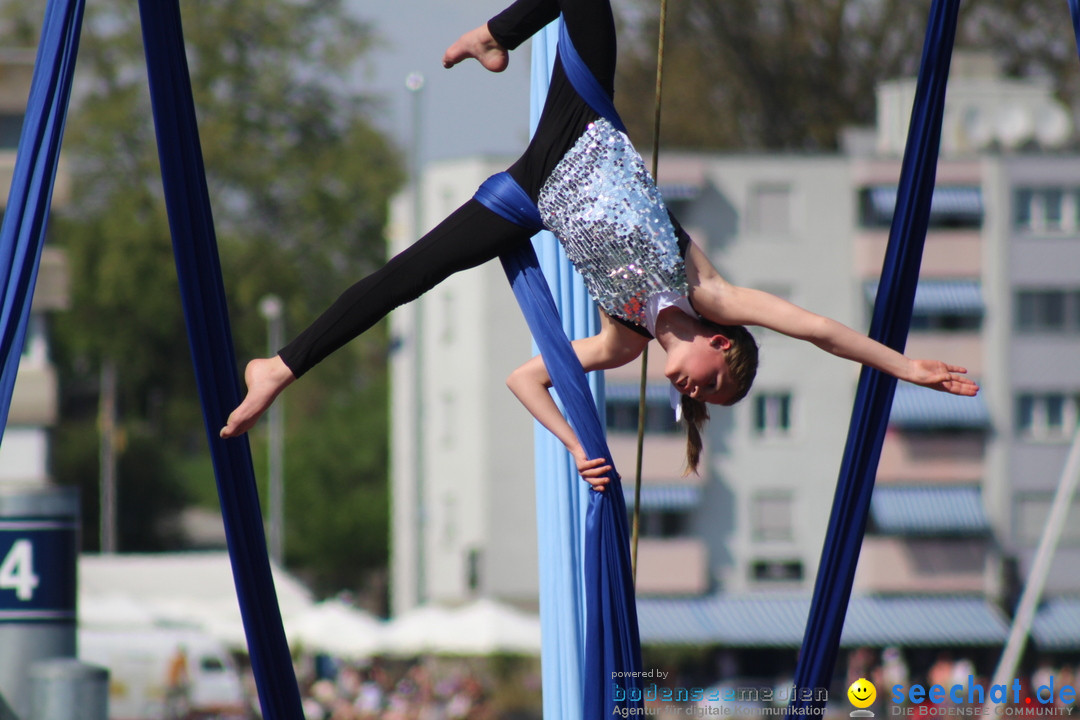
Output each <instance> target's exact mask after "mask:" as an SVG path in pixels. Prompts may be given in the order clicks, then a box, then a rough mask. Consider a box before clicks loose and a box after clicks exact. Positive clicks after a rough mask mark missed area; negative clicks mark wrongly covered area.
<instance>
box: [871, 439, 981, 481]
mask: <svg viewBox="0 0 1080 720" xmlns="http://www.w3.org/2000/svg"><path fill="white" fill-rule="evenodd" d="M985 453H986V440H985V437H984V435H983V434H981V433H958V434H933V433H907V432H898V431H896V430H895V429H893V430H890V431H889V432H888V434H886V436H885V443H884V445H883V446H882V448H881V459H880V461H879V462H878V472H877V479H878V482H881V483H888V482H896V481H899V482H911V481H919V482H927V483H929V482H941V483H978V482H979V481H980V480H981V479H982V477H983V475H984V474H985Z"/></svg>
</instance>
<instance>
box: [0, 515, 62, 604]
mask: <svg viewBox="0 0 1080 720" xmlns="http://www.w3.org/2000/svg"><path fill="white" fill-rule="evenodd" d="M77 531H78V526H77V524H76V522H75V521H74V520H67V519H57V518H10V517H8V518H0V623H7V622H73V621H74V620H75V563H76V558H77V555H78V540H77Z"/></svg>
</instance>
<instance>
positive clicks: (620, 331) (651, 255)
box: [221, 0, 978, 490]
mask: <svg viewBox="0 0 1080 720" xmlns="http://www.w3.org/2000/svg"><path fill="white" fill-rule="evenodd" d="M560 14H561V15H562V18H563V22H564V31H565V32H564V34H563V35H562V37H561V39H560V44H559V52H558V56H557V58H556V61H555V66H554V69H553V72H552V78H551V83H550V86H549V90H548V96H547V101H546V104H545V106H544V110H543V113H542V115H541V118H540V122H539V124H538V126H537V130H536V133H535V135H534V136H533V139H532V141H531V143H530V144H529V147H528V148H527V149H526V151H525V153H524V154H523V155H522V156H521V158H520V159H519V160H518V161H517V162H515V163H514V164H513V165H512V166H511V167H510V168H509V169H508V170H507V172H506V173H504V174H502V175H504V176H505V178H503V179H504V180H507V181H510V182H511V184H516V185H517V188H518V192H520V193H521V196H522V197H525V196H527V198H526V203H532V204H534V205H535V207H533V208H532V211H535V212H537V213H538V215H537V219H538V220H542V221H543V225H544V226H546V227H547V228H548V229H551V230H552V231H553V232H554V233H555V235H556V236H557V237H558V238H559V240H560V242H561V243H562V245H563V247H564V248H565V249H566V252H567V255H568V257H570V259H571V260H572V261H573V262H574V264H575V266H576V267H577V269H578V270H579V271H580V272H581V274H582V276H583V278H584V279H585V283H586V286H587V287H588V289H589V293H590V295H591V296H592V297H593V299H594V300H595V301H596V302H597V304H598V305H599V307H600V309H601V311H602V312H601V330H600V332H599V334H597V335H595V336H593V337H590V338H585V339H582V340H577V341H575V342H574V343H573V346H574V350H575V352H576V353H577V356H578V358H579V359H580V360H581V364H582V366H583V367H584V368H585V370H586V371H590V370H602V369H607V368H613V367H618V366H620V365H624V364H626V363H628V362H631V361H632V360H634V359H635V358H637V357H638V356H639V355H640V354H641V352H642V350H643V349H644V348H645V346H646V345H647V344H648V342H649V339H650V338H652V337H655V338H656V340H657V341H658V342H659V344H660V345H661V347H663V349H664V351H665V352H666V353H667V360H666V363H665V367H664V373H665V375H666V376H667V378H668V379H669V380H670V381H671V383H672V385H673V386H674V387H675V388H676V389H677V390H678V391H679V393H681V394H682V409H683V415H684V419H685V420H686V421H687V429H688V450H687V459H688V466H689V468H690V469H691V470H694V469H696V465H697V461H698V455H699V451H700V428H701V425H702V423H703V422H704V420H705V419H706V418H707V417H708V412H707V409H706V405H705V403H716V404H723V405H730V404H732V403H734V402H737V401H738V400H740V399H741V398H743V397H744V396H745V395H746V393H747V392H748V391H749V389H750V385H751V383H752V382H753V379H754V375H755V373H756V369H757V345H756V343H755V342H754V340H753V338H752V337H751V335H750V333H749V332H747V330H746V328H745V327H744V326H746V325H760V326H762V327H767V328H771V329H773V330H776V331H778V332H781V333H784V334H786V335H790V336H792V337H795V338H799V339H801V340H807V341H810V342H812V343H814V344H815V345H817V346H818V347H820V348H822V349H824V350H826V351H828V352H830V353H833V354H835V355H838V356H840V357H844V358H848V359H851V360H854V361H856V362H860V363H863V364H866V365H869V366H871V367H874V368H877V369H879V370H881V371H883V372H887V373H889V374H891V375H894V376H895V377H897V378H900V379H902V380H907V381H909V382H913V383H917V384H920V385H924V386H927V387H932V388H935V389H937V390H942V391H946V392H951V393H955V394H958V395H974V394H975V393H976V392H977V391H978V386H977V385H976V384H975V383H974V382H973V381H972V380H971V379H969V378H967V377H966V376H965V375H964V373H966V372H967V371H966V370H965V369H964V368H960V367H956V366H953V365H946V364H945V363H943V362H939V361H933V360H912V359H909V358H907V357H905V356H904V355H902V354H900V353H898V352H896V351H894V350H891V349H889V348H887V347H885V346H884V345H881V344H879V343H877V342H875V341H873V340H871V339H869V338H868V337H866V336H864V335H862V334H860V333H857V332H855V331H854V330H852V329H850V328H848V327H845V326H844V325H841V324H840V323H838V322H836V321H834V320H830V319H828V318H825V317H822V316H819V315H815V314H813V313H811V312H808V311H806V310H803V309H802V308H799V307H797V306H795V305H792V304H791V303H789V302H786V301H785V300H782V299H780V298H778V297H775V296H773V295H769V294H768V293H764V292H761V291H758V290H752V289H748V288H740V287H735V286H733V285H730V284H729V283H727V282H726V281H725V280H724V279H723V278H722V277H720V275H719V274H718V273H717V271H716V269H715V268H714V267H713V266H712V264H711V263H710V262H709V260H708V258H707V257H706V256H705V254H704V253H703V252H702V251H701V250H700V248H698V247H697V245H695V244H694V243H693V242H692V241H691V240H690V238H689V237H688V236H687V235H686V233H685V232H684V231H683V230H682V228H681V227H680V226H679V224H678V222H677V221H675V219H674V218H673V217H671V215H670V214H669V213H668V212H667V210H666V209H665V208H664V206H663V202H662V200H661V199H660V197H659V194H658V193H657V192H656V188H655V185H654V184H653V182H652V179H651V178H650V177H649V175H648V173H647V171H646V170H645V168H644V165H643V163H642V161H641V158H640V156H639V155H638V154H637V152H636V151H634V149H633V147H632V146H631V145H630V143H629V141H628V140H627V138H626V136H625V134H624V133H623V132H621V131H620V129H619V128H618V120H617V117H614V118H613V117H611V116H610V115H605V114H602V113H601V112H598V110H597V109H594V106H595V105H601V104H602V103H601V102H597V101H596V99H595V97H593V98H591V99H592V100H593V102H592V104H590V102H589V101H588V100H587V99H586V98H585V97H583V96H584V95H585V94H587V92H586V91H587V88H584V87H583V82H586V83H587V81H588V78H586V80H585V81H583V80H582V79H581V71H583V70H584V71H587V72H585V74H586V75H591V78H592V79H593V82H595V83H597V90H596V92H595V93H594V95H595V94H596V93H599V94H601V95H604V96H606V99H607V102H608V103H610V97H611V95H612V94H613V89H614V77H615V24H614V18H613V16H612V13H611V6H610V4H609V0H517V2H515V3H513V4H512V5H511V6H510V7H509V8H507V9H506V10H504V11H503V12H501V13H499V14H498V15H497V16H495V17H494V18H492V19H491V20H490V21H489V22H488V23H487V24H485V25H482V26H481V27H478V28H476V29H475V30H473V31H471V32H469V33H466V34H465V35H463V36H462V37H461V38H460V39H459V40H458V41H457V42H456V43H454V44H453V45H452V46H451V47H450V48H449V49H448V50H447V51H446V54H445V55H444V57H443V65H444V66H445V67H447V68H450V67H453V66H454V65H456V64H457V63H459V62H461V61H463V60H465V59H468V58H474V59H476V60H478V61H479V62H480V63H481V64H482V65H483V66H484V67H485V68H487V69H489V70H492V71H494V72H499V71H501V70H503V69H505V68H506V66H507V63H508V61H509V52H508V51H509V50H512V49H514V48H516V47H517V46H518V45H520V44H521V43H522V42H524V41H525V40H526V39H527V38H529V37H530V36H531V35H533V34H534V33H535V32H537V31H538V30H539V29H540V28H542V27H544V26H545V25H547V24H548V23H550V22H551V21H553V20H555V19H556V18H557V17H558V16H559V15H560ZM575 73H576V74H575ZM603 99H604V98H601V100H603ZM497 177H498V176H497ZM494 179H495V178H493V179H492V180H494ZM490 182H491V181H489V183H490ZM489 183H485V186H484V188H482V189H481V191H480V192H478V195H477V196H476V197H475V198H474V199H472V200H470V201H469V202H467V203H465V205H463V206H462V207H461V208H459V209H458V210H457V211H455V212H454V213H453V214H452V215H451V216H450V217H449V218H447V219H446V220H444V221H443V222H442V223H441V224H440V225H439V226H437V227H436V228H435V229H433V230H432V231H431V232H429V233H428V234H427V235H425V236H424V237H423V238H421V239H420V240H419V241H418V242H417V243H416V244H414V245H413V246H412V247H410V248H409V249H407V250H405V251H404V252H402V253H401V254H399V255H397V256H396V257H394V258H393V259H391V260H390V261H389V262H388V263H387V264H386V265H385V266H384V267H383V268H381V269H380V270H378V271H376V272H375V273H373V274H372V275H370V276H368V277H367V278H364V279H363V280H360V281H359V282H358V283H356V284H355V285H353V286H352V287H351V288H349V289H348V290H346V291H345V292H344V293H343V294H342V295H341V297H340V298H338V300H337V301H336V302H335V303H334V304H333V305H331V307H330V308H329V309H328V310H327V311H326V312H324V313H323V314H322V315H321V316H320V317H319V318H318V319H317V320H315V322H314V323H313V324H312V325H311V326H309V327H308V328H307V329H306V330H304V331H303V332H302V333H301V334H300V335H299V336H297V338H296V339H295V340H293V341H292V342H291V343H289V344H288V345H286V346H285V347H284V348H283V349H282V350H281V351H280V352H279V353H278V354H277V355H276V356H274V357H272V358H267V359H259V360H253V361H251V362H250V363H249V364H248V366H247V369H246V371H245V376H244V377H245V381H246V382H247V387H248V393H247V396H246V397H245V398H244V401H243V402H242V403H241V404H240V406H239V407H237V408H236V410H234V411H233V412H232V414H231V415H230V416H229V419H228V422H227V424H226V426H225V427H224V428H223V429H222V431H221V436H222V437H226V438H228V437H234V436H236V435H239V434H241V433H244V432H246V431H247V430H248V429H250V428H251V427H252V426H253V425H254V424H255V421H256V420H257V419H258V418H259V416H260V415H261V414H262V413H263V412H264V411H265V410H266V409H267V408H268V407H269V406H270V404H271V403H272V402H273V400H274V398H275V397H277V394H278V393H280V392H281V391H282V390H283V389H284V388H285V387H287V386H288V385H289V384H290V383H292V382H293V381H294V380H295V379H296V378H299V377H300V376H301V375H302V374H303V373H304V372H306V371H307V370H309V369H310V368H311V367H313V366H314V365H315V364H316V363H318V362H319V361H320V360H322V359H323V358H325V357H326V356H327V355H328V354H330V353H331V352H333V351H334V350H336V349H337V348H339V347H340V346H341V345H343V344H344V343H346V342H348V341H349V340H351V339H352V338H354V337H356V336H357V335H359V334H360V333H362V332H363V331H365V330H366V329H367V328H369V327H371V326H372V325H373V324H375V323H376V322H377V321H378V320H379V319H381V318H382V317H383V316H384V315H386V314H387V313H388V312H390V311H391V310H392V309H394V308H395V307H397V306H399V305H401V304H402V303H405V302H408V301H409V300H412V299H415V298H416V297H418V296H419V295H421V294H422V293H423V292H425V291H426V290H428V289H430V288H432V287H434V286H435V285H437V284H438V283H439V282H441V281H442V280H443V279H444V278H446V277H448V276H449V275H450V274H452V273H454V272H457V271H458V270H463V269H466V268H470V267H474V266H476V265H478V264H480V263H482V262H485V261H487V260H490V259H492V258H494V257H496V256H498V255H499V254H501V253H503V252H506V251H507V250H508V249H511V248H513V247H514V246H515V244H516V243H525V242H529V239H530V237H531V236H532V235H533V234H534V232H535V230H534V229H532V228H529V227H523V226H522V225H521V224H518V223H519V221H518V220H512V219H507V218H508V217H510V215H507V214H504V213H502V212H497V211H495V210H496V209H497V206H498V204H499V203H498V202H497V201H494V202H493V201H491V200H490V198H487V197H486V196H485V193H484V190H485V188H487V187H488V184H489ZM489 208H491V209H489ZM507 384H508V385H509V386H510V388H511V390H512V391H513V392H514V394H515V395H516V396H517V397H518V398H519V399H520V400H521V402H522V403H523V404H524V405H525V406H526V408H528V410H529V411H530V412H531V413H532V414H533V415H534V416H535V417H536V418H537V419H538V420H539V421H540V422H541V423H542V424H543V425H544V426H545V427H547V428H548V429H549V430H550V431H551V432H552V433H554V434H555V435H556V437H558V438H559V439H560V440H561V441H562V442H563V444H564V445H566V448H567V450H569V451H570V453H571V454H572V455H573V456H574V458H575V460H576V462H577V466H578V470H579V472H580V473H581V474H582V476H583V477H584V478H585V479H586V480H588V481H589V482H590V483H591V484H592V485H593V486H594V487H595V488H596V489H598V490H602V489H603V488H604V486H605V485H606V484H607V483H608V476H607V475H608V473H610V471H611V468H610V466H607V465H605V464H604V461H603V460H602V459H596V460H590V459H589V458H587V457H586V455H585V452H584V450H583V449H582V447H581V444H580V443H579V442H578V439H577V437H576V436H575V434H574V431H573V430H572V429H571V427H570V425H569V423H568V422H567V421H566V420H565V419H564V418H563V416H562V414H561V413H560V412H559V410H558V409H557V407H556V405H555V402H554V400H553V398H552V397H551V394H550V392H549V390H548V388H549V387H550V385H551V381H550V379H549V377H548V374H547V369H546V368H545V366H544V362H543V359H542V358H540V357H535V358H533V359H532V360H530V361H529V362H527V363H526V364H525V365H523V366H521V367H520V368H518V369H517V370H516V371H514V373H513V374H512V375H511V376H510V378H509V379H508V381H507Z"/></svg>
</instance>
